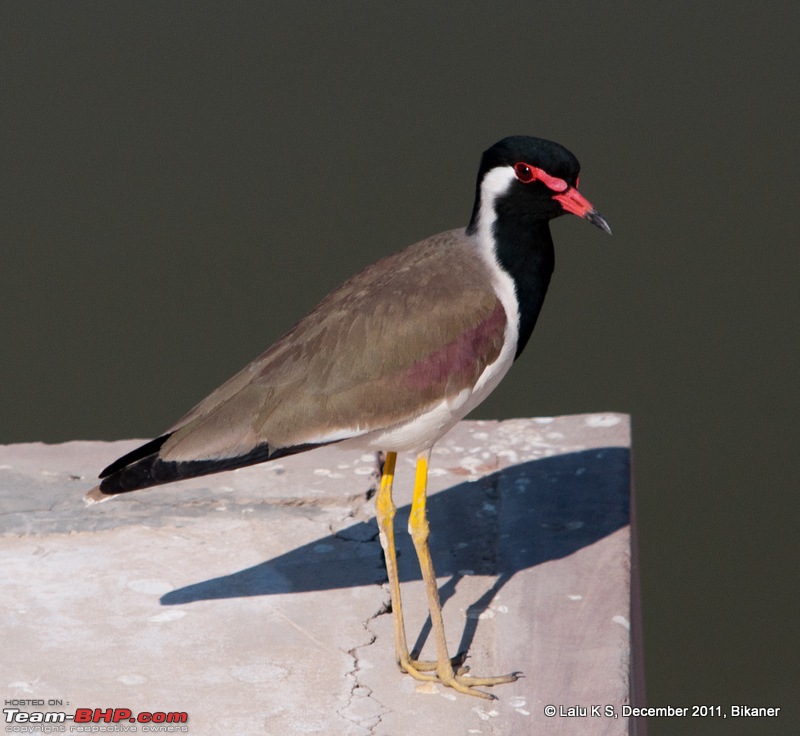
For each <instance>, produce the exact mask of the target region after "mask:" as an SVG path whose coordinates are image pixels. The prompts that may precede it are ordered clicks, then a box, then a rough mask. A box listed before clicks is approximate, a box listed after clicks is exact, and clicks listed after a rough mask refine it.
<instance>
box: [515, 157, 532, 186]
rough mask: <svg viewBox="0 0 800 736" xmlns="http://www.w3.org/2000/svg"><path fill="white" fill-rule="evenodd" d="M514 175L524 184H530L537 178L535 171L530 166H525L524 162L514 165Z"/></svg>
mask: <svg viewBox="0 0 800 736" xmlns="http://www.w3.org/2000/svg"><path fill="white" fill-rule="evenodd" d="M514 175H515V176H516V177H517V179H519V180H520V181H521V182H522V183H523V184H530V183H531V182H532V181H533V180H534V179H535V178H536V174H535V173H534V171H533V169H532V168H531V167H530V166H528V164H524V163H522V162H520V163H518V164H514Z"/></svg>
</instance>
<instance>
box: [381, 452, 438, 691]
mask: <svg viewBox="0 0 800 736" xmlns="http://www.w3.org/2000/svg"><path fill="white" fill-rule="evenodd" d="M396 462H397V453H396V452H387V453H386V461H385V462H384V464H383V473H382V475H381V485H380V488H379V489H378V495H377V496H376V498H375V516H376V518H377V520H378V530H379V532H380V539H381V546H382V547H383V555H384V557H385V558H386V572H387V575H388V577H389V594H390V595H391V599H392V621H393V622H394V651H395V657H396V658H397V664H398V665H400V669H401V670H403V672H410V673H415V674H418V673H416V668H415V667H414V666H413V665H412V664H411V657H410V656H409V654H408V644H407V643H406V630H405V625H404V623H403V605H402V602H401V600H400V578H399V577H398V574H397V553H396V551H395V546H394V515H395V512H396V511H397V508H396V507H395V505H394V501H393V500H392V483H393V482H394V469H395V464H396ZM423 679H424V678H423ZM430 679H436V678H435V677H431V678H430Z"/></svg>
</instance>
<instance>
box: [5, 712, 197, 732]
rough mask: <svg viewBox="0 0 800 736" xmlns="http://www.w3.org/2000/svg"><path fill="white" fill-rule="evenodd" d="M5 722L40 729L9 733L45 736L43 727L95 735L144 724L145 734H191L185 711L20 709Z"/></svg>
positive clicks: (10, 729) (20, 728)
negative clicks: (34, 726)
mask: <svg viewBox="0 0 800 736" xmlns="http://www.w3.org/2000/svg"><path fill="white" fill-rule="evenodd" d="M3 713H4V714H5V722H6V723H13V724H23V723H24V724H31V726H33V724H39V725H40V727H39V728H35V729H34V728H32V727H28V726H10V727H9V726H6V729H5V730H6V731H7V732H9V733H10V732H20V733H22V732H33V731H34V730H35V731H38V732H39V733H45V732H46V731H45V729H44V728H43V727H41V726H43V724H51V725H57V724H64V723H72V724H75V723H76V724H87V725H83V726H80V725H78V726H70V729H69V730H70V731H81V732H87V733H95V732H99V731H106V732H108V731H112V732H113V731H117V732H125V731H137V730H139V729H137V728H136V726H132V727H129V726H125V725H123V724H128V723H137V724H145V725H143V726H142V728H141V730H142V731H150V732H153V733H160V732H165V731H169V732H171V733H175V732H188V730H189V729H188V727H186V726H183V725H182V724H185V723H187V722H188V720H189V714H188V713H186V712H183V711H173V712H169V713H167V712H164V711H155V712H151V711H147V710H143V711H139V712H138V713H134V712H133V711H132V710H131V709H130V708H78V709H77V710H76V711H75V712H74V713H64V712H62V711H50V712H44V711H32V712H29V711H24V710H20V709H19V708H4V709H3ZM98 723H110V724H115V725H113V726H96V725H93V724H98ZM65 730H66V729H65V728H64V727H62V728H59V729H56V728H53V729H48V731H49V732H50V733H57V732H62V731H65Z"/></svg>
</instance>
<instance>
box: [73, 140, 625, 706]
mask: <svg viewBox="0 0 800 736" xmlns="http://www.w3.org/2000/svg"><path fill="white" fill-rule="evenodd" d="M579 173H580V165H579V163H578V160H577V158H576V157H575V156H574V155H573V154H572V153H570V152H569V151H568V150H567V149H566V148H564V147H563V146H561V145H560V144H558V143H555V142H552V141H549V140H545V139H542V138H536V137H532V136H521V135H516V136H510V137H507V138H503V139H502V140H500V141H498V142H497V143H495V144H494V145H492V146H491V147H489V148H488V149H487V150H485V151H484V153H483V155H482V157H481V159H480V165H479V168H478V176H477V182H476V188H475V199H474V204H473V208H472V214H471V217H470V219H469V222H468V224H467V226H466V227H465V228H459V229H455V230H449V231H446V232H442V233H440V234H438V235H433V236H431V237H428V238H426V239H424V240H422V241H420V242H417V243H416V244H414V245H411V246H409V247H407V248H406V249H404V250H401V251H399V252H397V253H395V254H393V255H389V256H387V257H384V258H383V259H381V260H379V261H377V262H376V263H374V264H373V265H371V266H368V267H367V268H365V269H364V270H363V271H361V272H360V273H358V274H356V275H355V276H353V277H351V278H350V279H348V280H347V281H346V282H345V283H344V284H342V285H341V286H340V287H338V288H337V289H335V290H334V291H332V292H331V293H330V294H329V295H328V296H326V297H325V298H324V299H323V300H322V301H321V302H320V303H319V304H318V305H317V306H316V307H315V308H314V309H312V310H311V311H310V312H309V313H308V314H307V315H306V316H305V317H304V318H303V319H301V320H300V321H299V322H298V323H297V324H296V325H295V326H294V327H292V328H291V329H290V330H289V331H288V332H287V333H286V334H285V335H283V337H281V338H280V339H279V340H278V341H277V342H276V343H275V344H273V345H272V346H271V347H270V348H268V349H267V350H266V351H265V352H263V353H262V354H261V355H260V356H259V357H257V358H256V359H255V360H253V361H252V362H251V363H249V364H248V365H247V366H245V367H244V368H243V369H242V370H241V371H239V372H238V373H236V374H235V375H234V376H233V377H232V378H231V379H229V380H228V381H227V382H225V383H223V384H222V385H221V386H220V387H219V388H217V389H216V390H215V391H213V392H212V393H211V394H209V396H208V397H206V398H205V399H203V400H202V401H201V402H200V403H199V404H197V405H196V406H195V407H194V408H193V409H191V410H190V411H189V412H188V413H187V414H186V415H185V416H184V417H183V418H182V419H180V420H179V421H177V422H176V423H175V424H173V425H172V426H171V427H170V428H169V429H167V430H166V431H165V432H163V433H162V434H160V435H159V436H158V437H156V438H155V439H153V440H151V441H149V442H147V443H145V444H143V445H142V446H140V447H138V448H136V449H134V450H133V451H132V452H129V453H127V454H126V455H123V456H122V457H120V458H119V459H117V460H115V461H114V462H112V463H111V464H110V465H109V466H108V467H106V468H105V469H104V470H103V471H102V472H101V473H100V476H99V478H100V483H99V485H98V486H96V487H95V488H93V489H92V490H91V491H89V492H88V494H87V495H86V502H87V504H91V503H96V502H99V501H103V500H107V499H108V498H111V497H113V496H116V495H118V494H122V493H127V492H130V491H135V490H138V489H142V488H148V487H151V486H157V485H161V484H164V483H170V482H172V481H177V480H181V479H184V478H192V477H196V476H202V475H206V474H210V473H216V472H220V471H225V470H231V469H234V468H240V467H244V466H247V465H252V464H256V463H262V462H267V461H270V460H274V459H276V458H281V457H285V456H287V455H293V454H296V453H300V452H306V451H309V450H313V449H314V448H318V447H322V446H325V445H334V444H335V445H338V446H340V447H341V448H351V449H358V450H360V451H362V452H363V451H364V450H368V451H373V452H375V453H377V454H378V457H381V458H382V460H383V462H382V463H381V476H380V482H379V484H378V488H377V492H376V494H375V516H376V520H377V525H378V530H379V537H380V541H381V545H382V547H383V551H384V559H385V562H386V570H387V578H388V587H389V593H390V599H391V607H392V614H393V621H394V623H393V628H394V640H395V641H394V644H395V659H396V662H397V664H398V665H399V667H400V669H401V670H402V672H404V673H406V674H408V675H410V676H411V677H413V678H414V679H416V680H420V681H428V682H438V683H441V684H442V685H443V686H447V687H451V688H453V689H454V690H456V691H458V692H461V693H464V694H468V695H474V696H478V697H483V698H489V699H494V695H492V694H491V693H489V692H487V691H486V690H484V689H483V688H485V687H492V686H495V685H500V684H503V683H508V682H513V681H515V680H516V679H517V678H518V677H519V676H520V675H521V673H520V672H513V673H511V674H507V675H500V676H495V677H477V676H473V675H472V674H471V673H470V672H469V668H468V667H464V666H463V662H464V656H465V655H464V654H461V655H458V656H456V657H453V658H451V657H450V654H449V652H448V648H447V641H446V637H445V629H444V624H443V620H442V607H441V603H440V598H439V592H438V587H437V584H436V575H435V572H434V566H433V561H432V559H431V554H430V550H429V546H428V539H429V536H430V525H429V524H428V520H427V513H426V492H427V477H428V466H429V461H430V455H431V449H432V447H433V446H434V444H435V443H436V442H437V441H438V440H439V439H440V438H441V437H442V436H443V435H444V434H445V433H446V432H447V431H448V430H449V429H451V428H452V427H453V426H454V425H455V424H456V423H457V422H459V421H460V420H461V419H462V418H463V417H465V416H466V415H467V414H468V413H469V412H470V411H471V410H472V409H473V408H475V407H476V406H477V405H478V404H479V403H480V402H481V401H483V400H484V399H485V398H486V397H487V396H488V395H489V394H490V393H491V392H492V391H493V390H494V389H495V387H496V386H497V385H498V384H499V383H500V381H501V379H502V378H503V377H504V376H505V374H506V373H507V371H508V370H509V368H510V367H511V365H512V364H513V363H514V361H515V360H516V359H517V358H519V356H520V354H521V353H522V351H523V349H524V348H525V346H526V345H527V343H528V340H529V338H530V336H531V333H532V331H533V329H534V325H535V324H536V320H537V317H538V316H539V312H540V310H541V307H542V303H543V301H544V297H545V293H546V292H547V288H548V285H549V282H550V277H551V274H552V273H553V268H554V262H555V258H554V246H553V239H552V236H551V233H550V221H551V220H552V219H554V218H556V217H559V216H561V215H564V214H572V215H576V216H578V217H580V218H582V219H584V220H586V221H588V222H590V223H591V224H593V225H595V226H597V227H599V228H600V229H601V230H604V231H605V232H607V233H609V234H611V228H610V226H609V224H608V221H607V220H606V218H605V217H604V216H603V215H601V214H600V213H599V212H598V211H597V210H596V209H595V208H594V207H593V206H592V205H591V204H590V203H589V201H588V200H587V199H586V198H585V197H584V196H583V195H582V194H581V193H580V192H579V191H578V176H579ZM398 453H410V454H413V456H414V457H415V461H416V470H415V477H414V486H413V495H412V503H411V511H410V517H409V533H410V535H411V538H412V541H413V543H414V548H415V551H416V554H417V557H418V560H419V564H420V570H421V573H422V578H423V580H424V583H425V589H426V596H427V603H428V608H429V611H430V620H431V627H432V632H433V635H434V637H435V642H436V659H435V660H431V661H423V660H420V659H417V658H415V657H414V656H412V654H413V653H409V650H408V645H407V641H406V635H405V624H404V621H403V610H402V601H401V596H400V582H399V577H398V572H397V553H396V551H395V537H394V516H395V511H396V507H395V504H394V500H393V496H392V488H393V481H394V475H395V467H396V461H397V454H398Z"/></svg>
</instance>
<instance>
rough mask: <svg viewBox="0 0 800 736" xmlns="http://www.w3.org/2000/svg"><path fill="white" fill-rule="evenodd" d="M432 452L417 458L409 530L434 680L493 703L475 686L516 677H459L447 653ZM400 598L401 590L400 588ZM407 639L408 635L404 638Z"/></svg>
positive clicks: (487, 684) (510, 680)
mask: <svg viewBox="0 0 800 736" xmlns="http://www.w3.org/2000/svg"><path fill="white" fill-rule="evenodd" d="M429 457H430V451H428V452H424V453H421V454H420V455H419V456H418V457H417V470H416V477H415V480H414V497H413V500H412V502H411V516H410V517H409V520H408V528H409V532H410V533H411V538H412V540H413V541H414V548H415V549H416V551H417V557H418V558H419V566H420V570H421V571H422V579H423V581H424V582H425V590H426V591H427V594H428V608H429V610H430V615H431V627H432V629H433V633H434V636H435V638H436V661H437V666H436V673H437V677H436V678H435V679H436V680H438V681H439V682H441V683H442V684H443V685H447V686H448V687H452V688H453V689H455V690H458V691H459V692H462V693H467V694H468V695H477V696H478V697H481V698H488V699H494V696H493V695H490V694H489V693H485V692H482V691H481V690H476V689H475V686H476V685H480V686H491V685H500V684H502V683H505V682H514V681H515V680H517V678H518V674H517V673H513V674H510V675H502V676H500V677H470V676H468V675H463V674H460V673H457V672H455V671H454V670H453V665H452V662H451V660H450V655H449V654H448V652H447V639H446V638H445V633H444V621H443V620H442V606H441V603H440V602H439V588H438V586H437V585H436V573H435V572H434V570H433V560H432V559H431V554H430V550H429V548H428V537H429V536H430V527H429V525H428V515H427V512H426V501H427V491H428V459H429ZM398 597H399V588H398ZM404 637H405V634H404ZM410 674H413V675H414V676H415V677H418V679H426V680H427V679H431V678H430V676H424V675H421V674H420V673H418V672H417V673H413V672H410Z"/></svg>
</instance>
